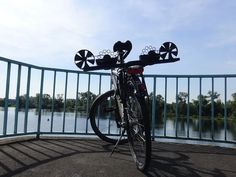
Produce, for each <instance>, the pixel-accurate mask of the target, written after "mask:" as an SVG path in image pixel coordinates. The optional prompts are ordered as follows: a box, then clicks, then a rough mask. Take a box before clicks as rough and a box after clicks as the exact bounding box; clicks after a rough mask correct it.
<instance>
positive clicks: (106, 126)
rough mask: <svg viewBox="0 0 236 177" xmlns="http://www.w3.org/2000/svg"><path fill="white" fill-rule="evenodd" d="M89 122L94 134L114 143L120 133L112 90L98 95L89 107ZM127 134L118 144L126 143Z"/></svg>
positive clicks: (119, 120) (116, 107)
mask: <svg viewBox="0 0 236 177" xmlns="http://www.w3.org/2000/svg"><path fill="white" fill-rule="evenodd" d="M89 118H90V123H91V127H92V129H93V131H94V132H95V134H96V135H97V136H98V137H99V138H101V139H102V140H104V141H106V142H109V143H112V144H115V143H116V142H117V140H118V139H119V137H120V135H121V133H122V127H121V118H120V114H119V111H118V106H117V102H116V99H115V98H114V90H110V91H108V92H106V93H104V94H102V95H100V96H99V97H98V98H97V99H96V100H95V101H94V103H93V105H92V106H91V109H90V114H89ZM127 142H128V139H127V136H124V137H123V139H121V140H120V142H119V144H124V143H127Z"/></svg>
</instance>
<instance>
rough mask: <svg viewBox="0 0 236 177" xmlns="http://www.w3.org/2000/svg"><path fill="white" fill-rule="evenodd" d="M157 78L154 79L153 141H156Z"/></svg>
mask: <svg viewBox="0 0 236 177" xmlns="http://www.w3.org/2000/svg"><path fill="white" fill-rule="evenodd" d="M155 119H156V77H155V76H154V77H153V99H152V140H153V141H154V140H155V122H156V120H155Z"/></svg>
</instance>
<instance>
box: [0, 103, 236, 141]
mask: <svg viewBox="0 0 236 177" xmlns="http://www.w3.org/2000/svg"><path fill="white" fill-rule="evenodd" d="M63 116H64V113H63V112H54V118H53V120H51V112H49V111H45V110H42V116H41V132H50V130H51V123H52V121H53V127H52V130H53V132H62V131H63ZM3 118H4V109H3V108H0V135H2V134H3ZM14 119H15V108H14V107H10V108H9V109H8V124H7V134H14V122H15V120H14ZM24 120H25V112H24V111H23V110H20V111H19V112H18V128H17V132H18V133H23V132H24ZM75 123H76V126H75ZM110 123H111V124H112V121H111V122H110ZM107 124H108V122H106V120H103V119H101V120H100V126H102V125H104V127H105V125H107ZM37 125H38V112H37V111H36V109H30V110H29V113H28V123H27V132H36V131H37ZM86 125H87V131H88V133H93V130H92V128H91V126H90V122H89V121H88V119H87V117H86V115H85V114H84V113H80V112H78V115H77V119H76V121H75V113H74V112H66V113H65V127H64V128H65V129H64V130H65V132H68V133H73V132H74V129H75V127H76V132H77V133H86ZM214 126H215V129H214V138H215V139H216V140H224V138H225V130H224V121H223V119H215V121H214ZM112 127H113V126H111V133H116V132H114V130H113V128H112ZM175 127H176V124H175V118H167V120H166V135H167V136H173V137H174V136H175V133H176V130H175ZM177 127H178V128H177V134H178V136H179V137H187V134H188V126H187V119H186V118H179V119H178V126H177ZM201 129H202V134H201V136H202V138H204V139H210V138H211V120H210V119H205V118H203V119H202V127H201ZM164 130H165V129H164V120H163V119H162V120H160V121H159V122H157V124H156V126H155V135H160V136H163V135H164ZM226 133H227V140H232V141H236V121H233V120H230V119H228V121H227V131H226ZM189 137H191V138H198V137H199V120H198V119H197V118H191V119H190V120H189Z"/></svg>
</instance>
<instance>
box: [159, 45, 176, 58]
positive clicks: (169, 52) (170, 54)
mask: <svg viewBox="0 0 236 177" xmlns="http://www.w3.org/2000/svg"><path fill="white" fill-rule="evenodd" d="M159 53H160V58H161V59H162V60H172V59H174V58H176V56H177V55H178V48H177V46H176V45H175V44H174V43H172V42H165V43H163V44H162V46H161V47H160V49H159Z"/></svg>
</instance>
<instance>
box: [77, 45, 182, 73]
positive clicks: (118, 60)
mask: <svg viewBox="0 0 236 177" xmlns="http://www.w3.org/2000/svg"><path fill="white" fill-rule="evenodd" d="M131 49H132V44H131V42H130V41H126V42H124V43H122V42H120V41H118V42H116V43H115V44H114V46H113V51H114V52H116V53H111V52H110V51H105V52H103V56H102V58H101V55H99V56H97V57H95V56H94V55H93V54H92V53H91V52H90V51H89V50H86V49H84V50H80V51H78V52H77V53H76V55H75V58H74V60H75V64H76V65H77V67H78V68H80V69H82V70H84V71H94V70H100V69H104V70H108V69H114V68H128V67H130V66H134V65H140V66H142V67H145V66H147V65H153V64H162V63H171V62H176V61H179V60H180V59H179V58H177V55H178V49H177V47H176V45H175V44H174V43H172V42H165V43H163V44H162V46H161V47H160V49H159V51H156V50H155V49H154V48H152V47H146V48H145V49H144V50H143V54H142V55H140V56H139V60H136V61H130V62H127V63H124V62H123V61H124V59H125V58H126V57H127V56H128V54H129V53H130V51H131Z"/></svg>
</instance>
